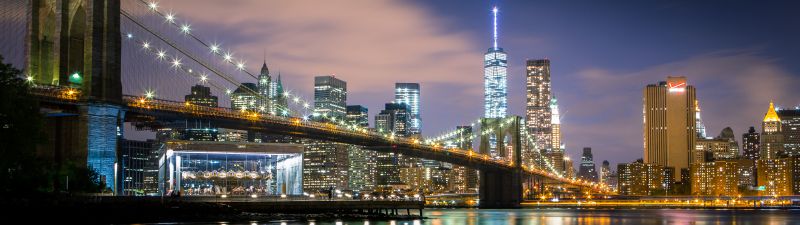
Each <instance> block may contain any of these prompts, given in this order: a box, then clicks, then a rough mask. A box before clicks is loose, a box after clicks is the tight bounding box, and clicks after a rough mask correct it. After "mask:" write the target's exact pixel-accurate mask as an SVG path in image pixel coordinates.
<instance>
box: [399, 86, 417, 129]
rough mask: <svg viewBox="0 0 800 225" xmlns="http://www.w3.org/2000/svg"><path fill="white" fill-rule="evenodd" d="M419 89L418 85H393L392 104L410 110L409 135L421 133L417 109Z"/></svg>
mask: <svg viewBox="0 0 800 225" xmlns="http://www.w3.org/2000/svg"><path fill="white" fill-rule="evenodd" d="M419 96H420V89H419V84H418V83H395V84H394V102H395V103H400V104H406V105H408V108H409V110H411V127H409V129H408V131H409V134H419V133H421V132H422V120H421V117H420V108H419Z"/></svg>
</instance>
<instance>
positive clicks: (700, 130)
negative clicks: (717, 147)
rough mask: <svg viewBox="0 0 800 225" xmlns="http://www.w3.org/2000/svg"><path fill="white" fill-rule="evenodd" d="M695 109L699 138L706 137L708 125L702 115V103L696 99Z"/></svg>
mask: <svg viewBox="0 0 800 225" xmlns="http://www.w3.org/2000/svg"><path fill="white" fill-rule="evenodd" d="M694 109H695V129H697V138H705V137H706V125H705V124H703V119H701V117H700V103H699V102H697V100H694Z"/></svg>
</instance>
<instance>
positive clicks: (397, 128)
mask: <svg viewBox="0 0 800 225" xmlns="http://www.w3.org/2000/svg"><path fill="white" fill-rule="evenodd" d="M409 111H410V110H409V109H408V105H406V104H397V103H386V105H385V108H384V110H381V112H380V113H379V114H378V115H375V130H377V131H378V132H379V133H384V134H387V135H393V136H399V137H404V136H406V135H407V134H408V127H409V126H410V124H411V123H410V118H411V114H410V113H409ZM400 159H401V156H400V155H399V154H397V153H378V154H377V158H376V161H377V162H376V167H377V168H376V171H377V174H376V176H375V185H376V188H380V189H386V188H392V187H393V186H396V185H402V184H403V183H402V181H401V180H400Z"/></svg>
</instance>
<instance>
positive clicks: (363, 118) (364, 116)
mask: <svg viewBox="0 0 800 225" xmlns="http://www.w3.org/2000/svg"><path fill="white" fill-rule="evenodd" d="M347 122H348V123H349V124H355V125H358V126H359V127H363V128H367V127H369V109H367V107H364V106H362V105H348V106H347Z"/></svg>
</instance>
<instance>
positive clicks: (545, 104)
mask: <svg viewBox="0 0 800 225" xmlns="http://www.w3.org/2000/svg"><path fill="white" fill-rule="evenodd" d="M526 70H527V83H526V89H527V106H526V108H525V115H526V119H525V122H526V123H527V124H526V127H527V128H528V133H529V134H530V135H531V136H533V138H534V139H535V140H536V143H535V145H536V147H537V149H539V151H541V152H542V153H549V152H551V151H554V146H555V148H558V149H559V150H560V148H561V146H560V143H558V144H556V143H552V141H553V124H554V123H553V121H552V119H553V115H552V113H553V111H552V110H553V107H552V106H551V104H552V103H551V100H552V99H553V96H552V93H551V88H550V60H549V59H539V60H528V61H527V67H526ZM555 107H556V109H557V107H558V106H557V105H555ZM559 129H560V123H559ZM558 139H559V140H560V137H559V138H558Z"/></svg>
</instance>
